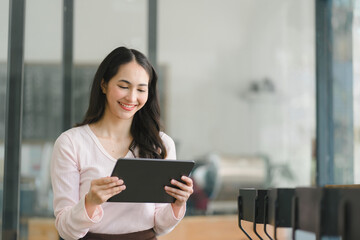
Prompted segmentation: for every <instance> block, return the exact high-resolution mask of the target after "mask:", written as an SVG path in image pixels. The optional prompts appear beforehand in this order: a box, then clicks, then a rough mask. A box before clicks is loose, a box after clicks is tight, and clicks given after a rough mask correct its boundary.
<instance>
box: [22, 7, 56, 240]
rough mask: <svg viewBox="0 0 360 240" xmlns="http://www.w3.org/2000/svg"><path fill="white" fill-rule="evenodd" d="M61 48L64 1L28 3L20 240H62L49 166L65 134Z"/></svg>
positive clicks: (26, 15)
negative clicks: (55, 217)
mask: <svg viewBox="0 0 360 240" xmlns="http://www.w3.org/2000/svg"><path fill="white" fill-rule="evenodd" d="M40 9H46V11H39V10H40ZM61 46H62V1H46V0H38V1H27V2H26V13H25V41H24V88H23V121H22V147H21V181H20V201H19V202H20V239H41V238H43V237H46V238H47V239H58V235H57V232H56V230H55V227H54V221H53V207H52V189H51V183H50V171H49V169H50V167H49V166H50V159H51V153H52V146H53V143H54V140H55V139H56V137H57V136H58V135H59V134H60V132H61V130H62V122H61V121H62V117H61V116H62V99H63V93H62V74H61V70H62V47H61ZM39 226H40V227H39ZM40 229H42V230H41V231H40Z"/></svg>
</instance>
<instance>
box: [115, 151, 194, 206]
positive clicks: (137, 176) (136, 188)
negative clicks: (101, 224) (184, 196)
mask: <svg viewBox="0 0 360 240" xmlns="http://www.w3.org/2000/svg"><path fill="white" fill-rule="evenodd" d="M193 167H194V161H181V160H167V159H145V158H136V159H135V158H121V159H119V160H118V161H117V162H116V164H115V167H114V169H113V172H112V174H111V176H117V177H119V179H122V180H124V183H125V185H126V189H125V190H124V191H122V192H121V193H119V194H117V195H115V196H113V197H111V198H110V199H109V200H108V201H109V202H152V203H172V202H174V201H175V198H173V197H172V196H170V195H169V194H167V193H166V192H165V190H164V187H165V186H172V187H173V185H171V184H170V180H171V179H176V180H178V181H181V180H180V179H181V176H183V175H185V176H189V175H190V173H191V170H192V169H193Z"/></svg>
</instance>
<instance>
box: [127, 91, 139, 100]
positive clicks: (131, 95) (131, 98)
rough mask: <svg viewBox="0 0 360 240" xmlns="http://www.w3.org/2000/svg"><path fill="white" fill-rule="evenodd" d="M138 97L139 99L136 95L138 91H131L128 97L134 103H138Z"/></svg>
mask: <svg viewBox="0 0 360 240" xmlns="http://www.w3.org/2000/svg"><path fill="white" fill-rule="evenodd" d="M136 97H137V95H136V91H135V90H131V91H129V92H128V95H127V99H128V101H130V102H132V103H133V102H135V101H136Z"/></svg>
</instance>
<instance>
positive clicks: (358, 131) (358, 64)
mask: <svg viewBox="0 0 360 240" xmlns="http://www.w3.org/2000/svg"><path fill="white" fill-rule="evenodd" d="M352 47H353V58H354V60H353V71H354V73H353V76H354V88H353V89H354V151H355V152H354V176H355V183H357V184H359V183H360V0H356V1H354V19H353V45H352Z"/></svg>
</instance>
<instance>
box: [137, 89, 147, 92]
mask: <svg viewBox="0 0 360 240" xmlns="http://www.w3.org/2000/svg"><path fill="white" fill-rule="evenodd" d="M138 91H139V92H146V90H144V89H138Z"/></svg>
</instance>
